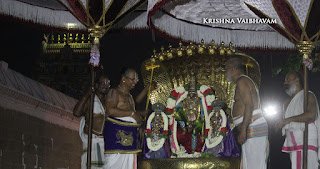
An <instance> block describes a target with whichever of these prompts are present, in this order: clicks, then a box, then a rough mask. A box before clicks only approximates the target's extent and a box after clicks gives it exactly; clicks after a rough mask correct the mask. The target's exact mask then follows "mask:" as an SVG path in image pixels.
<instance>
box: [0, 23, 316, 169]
mask: <svg viewBox="0 0 320 169" xmlns="http://www.w3.org/2000/svg"><path fill="white" fill-rule="evenodd" d="M0 25H1V30H2V31H1V40H0V49H1V55H0V60H4V61H6V62H8V64H9V68H11V69H13V70H15V71H17V72H20V73H22V74H24V75H26V76H28V77H31V75H32V69H33V68H32V66H33V64H34V61H35V60H36V59H37V58H38V57H39V56H40V50H41V41H42V37H43V36H42V35H43V33H47V32H50V29H42V28H40V27H38V26H35V25H33V24H25V23H19V22H17V21H12V20H8V19H7V18H5V19H3V18H1V19H0ZM169 43H170V44H171V45H173V47H175V46H177V43H176V42H173V41H169V40H167V39H166V38H164V37H161V36H156V37H155V41H153V40H152V33H151V32H150V31H135V32H121V33H119V32H118V33H107V34H106V35H105V36H104V37H103V39H102V40H101V55H102V56H101V63H102V65H103V66H104V67H105V73H106V74H108V75H109V76H110V79H111V81H112V82H113V83H112V84H113V85H114V84H116V82H117V81H118V80H119V76H120V75H119V69H120V67H121V66H123V65H128V66H131V67H133V68H135V69H136V70H140V66H141V63H142V62H143V61H144V60H145V59H147V58H149V57H150V56H151V55H152V53H153V52H152V50H153V49H154V48H155V49H157V51H159V50H160V48H161V46H162V45H163V46H164V47H165V48H167V47H168V44H169ZM248 54H249V55H250V56H252V57H254V58H255V59H256V60H257V61H258V62H259V64H260V68H261V74H262V77H261V83H262V84H261V89H260V93H261V98H262V104H265V103H266V102H269V101H271V100H272V101H275V102H276V103H277V104H278V105H281V104H280V103H281V102H282V101H283V100H284V99H285V97H286V95H285V93H284V91H283V89H282V84H283V80H284V77H283V76H272V73H271V72H272V68H274V67H276V66H279V65H281V64H283V62H284V61H285V59H286V58H287V56H288V54H285V53H280V54H276V53H274V52H273V53H270V52H266V51H259V52H250V53H248ZM319 75H320V74H319V73H317V74H315V73H311V75H310V83H311V85H310V89H311V90H313V91H314V92H315V93H316V94H317V96H318V98H319V95H320V93H319V92H320V89H319V87H318V85H317V84H319V83H318V82H319V81H320V76H319ZM139 83H140V84H139V85H140V86H142V84H141V82H139ZM276 118H279V116H276V117H275V118H270V119H268V120H269V122H270V124H273V123H274V121H275V119H276ZM270 134H271V135H270V140H271V145H270V147H271V149H270V150H271V152H270V157H271V168H272V169H276V168H279V169H280V168H289V166H290V160H289V156H288V155H287V154H285V153H281V146H282V143H283V141H284V138H283V137H280V133H275V132H274V131H271V133H270Z"/></svg>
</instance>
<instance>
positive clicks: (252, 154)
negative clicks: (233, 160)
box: [234, 109, 269, 169]
mask: <svg viewBox="0 0 320 169" xmlns="http://www.w3.org/2000/svg"><path fill="white" fill-rule="evenodd" d="M242 121H243V117H239V118H235V119H234V124H235V125H236V126H237V125H239V124H240V123H242ZM251 121H252V122H251V124H250V125H249V126H248V131H247V141H246V142H245V143H244V144H242V146H241V152H242V154H241V164H240V168H241V169H266V168H267V159H268V156H269V141H268V125H267V121H266V120H265V119H264V117H263V116H262V111H261V110H260V109H257V110H254V111H253V114H252V120H251Z"/></svg>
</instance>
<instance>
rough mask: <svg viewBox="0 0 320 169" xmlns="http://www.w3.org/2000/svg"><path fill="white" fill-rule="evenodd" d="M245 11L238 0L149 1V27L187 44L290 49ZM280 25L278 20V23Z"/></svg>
mask: <svg viewBox="0 0 320 169" xmlns="http://www.w3.org/2000/svg"><path fill="white" fill-rule="evenodd" d="M278 20H279V19H278V18H270V19H268V20H261V19H260V18H259V17H257V16H255V15H252V12H249V11H247V10H245V9H244V8H243V7H242V5H241V3H240V0H202V1H183V0H176V1H166V0H149V2H148V21H149V25H150V26H151V27H153V28H155V29H157V30H160V31H161V32H163V33H165V34H167V35H169V36H173V37H176V38H180V39H183V40H187V41H194V42H200V41H201V39H204V41H205V43H210V40H211V39H215V41H216V42H221V41H224V42H225V43H229V42H232V43H234V45H235V46H236V47H252V48H273V49H286V48H294V45H293V44H292V43H291V42H290V41H288V40H287V39H286V38H284V37H283V36H281V35H280V34H278V33H277V32H276V31H274V30H273V29H272V28H271V27H269V26H268V24H266V23H270V25H272V24H276V23H277V22H278ZM279 21H280V20H279Z"/></svg>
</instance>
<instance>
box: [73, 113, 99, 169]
mask: <svg viewBox="0 0 320 169" xmlns="http://www.w3.org/2000/svg"><path fill="white" fill-rule="evenodd" d="M84 125H85V118H84V117H83V118H82V119H81V122H80V130H79V135H80V138H81V140H82V143H83V144H82V150H83V152H82V156H81V169H86V168H87V150H88V149H87V148H88V135H87V134H85V133H84V132H83V129H84ZM103 165H104V139H103V137H98V136H97V135H95V134H92V144H91V169H102V168H103Z"/></svg>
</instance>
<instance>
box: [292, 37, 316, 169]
mask: <svg viewBox="0 0 320 169" xmlns="http://www.w3.org/2000/svg"><path fill="white" fill-rule="evenodd" d="M296 46H297V48H298V49H299V52H301V53H302V54H303V59H309V55H310V54H311V52H312V50H313V49H314V47H315V46H314V44H313V43H311V42H308V41H301V42H299V43H298V44H296ZM309 66H310V65H309ZM309 69H312V64H311V67H309ZM303 71H304V72H303V73H304V83H303V86H304V87H303V90H304V91H303V92H304V93H303V97H304V99H303V100H304V102H303V111H304V113H306V112H307V111H308V70H307V63H304V65H303ZM308 130H309V128H308V122H305V129H304V133H303V163H302V168H303V169H307V168H308V162H307V159H308Z"/></svg>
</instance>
